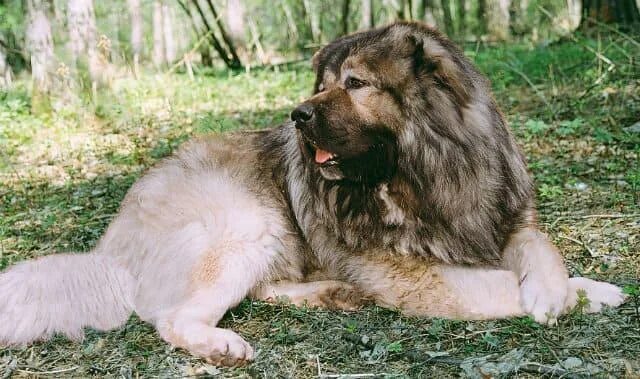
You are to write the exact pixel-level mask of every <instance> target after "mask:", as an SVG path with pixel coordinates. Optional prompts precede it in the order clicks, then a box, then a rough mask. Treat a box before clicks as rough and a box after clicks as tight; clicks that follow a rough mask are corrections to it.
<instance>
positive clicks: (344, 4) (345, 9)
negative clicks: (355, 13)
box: [340, 0, 351, 35]
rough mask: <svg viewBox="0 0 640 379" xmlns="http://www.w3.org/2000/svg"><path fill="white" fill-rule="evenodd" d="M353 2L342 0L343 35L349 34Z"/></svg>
mask: <svg viewBox="0 0 640 379" xmlns="http://www.w3.org/2000/svg"><path fill="white" fill-rule="evenodd" d="M350 5H351V0H342V19H341V20H340V21H341V23H342V35H345V34H347V33H349V6H350Z"/></svg>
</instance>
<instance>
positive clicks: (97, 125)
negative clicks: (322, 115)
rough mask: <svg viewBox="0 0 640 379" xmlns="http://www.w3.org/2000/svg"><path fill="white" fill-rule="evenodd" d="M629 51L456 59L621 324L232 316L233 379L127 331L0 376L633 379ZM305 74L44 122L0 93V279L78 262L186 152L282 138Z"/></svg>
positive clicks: (638, 131)
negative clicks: (227, 142) (251, 132)
mask: <svg viewBox="0 0 640 379" xmlns="http://www.w3.org/2000/svg"><path fill="white" fill-rule="evenodd" d="M637 41H638V40H633V39H632V38H631V37H629V36H626V35H618V34H615V35H609V36H606V37H605V38H602V39H601V40H600V42H599V43H596V42H595V41H594V40H589V39H578V40H574V41H568V42H565V43H562V44H556V45H551V46H546V47H527V46H513V47H510V48H508V49H507V48H492V49H476V50H470V51H468V54H469V55H471V56H472V57H473V58H474V59H475V61H476V62H477V63H478V64H479V66H480V67H481V69H482V70H483V71H484V72H486V73H487V74H488V75H489V76H490V77H491V79H492V80H493V84H494V88H495V90H496V96H497V98H498V101H499V103H500V104H501V105H502V107H503V110H504V111H505V113H506V114H507V117H508V118H509V120H510V121H511V125H512V127H513V129H514V131H515V133H516V135H517V136H518V139H519V141H520V142H521V143H522V144H523V146H524V149H525V151H526V153H527V156H528V159H529V165H530V168H531V171H532V172H533V173H534V175H535V178H536V181H537V186H538V203H539V209H540V223H541V225H542V228H543V229H545V230H546V231H547V232H548V233H549V234H550V235H551V236H552V238H553V240H554V242H555V243H557V244H558V246H559V247H560V248H561V250H562V252H563V254H564V256H565V258H566V260H567V263H568V266H569V268H570V271H571V273H572V274H573V275H581V276H587V277H590V278H595V279H601V280H607V281H611V282H614V283H617V284H619V285H622V286H625V288H626V291H627V292H628V293H630V294H631V295H632V296H631V298H630V300H629V301H628V302H627V303H625V304H624V305H623V306H621V307H620V308H618V309H611V310H606V311H605V312H604V313H602V314H599V315H582V314H580V312H575V313H574V314H572V315H568V316H566V317H563V318H561V320H560V322H559V324H558V325H557V326H554V327H543V326H540V325H538V324H536V323H534V322H532V321H531V320H530V319H529V318H518V319H512V320H504V321H488V322H460V321H447V320H440V319H415V318H407V317H403V316H401V315H399V314H398V313H395V312H392V311H388V310H384V309H380V308H375V307H372V308H368V309H365V310H362V311H360V312H353V313H346V312H327V311H321V310H310V309H301V308H293V307H288V306H285V305H267V304H264V303H259V302H253V303H252V302H249V301H245V302H244V303H242V304H241V306H240V307H238V308H237V309H235V310H234V311H232V312H229V314H228V315H227V317H226V318H225V320H224V322H223V324H224V326H226V327H230V328H233V329H234V330H237V331H239V332H240V334H241V335H243V336H244V337H246V338H247V339H248V340H249V341H250V342H251V343H252V344H253V345H254V346H255V347H256V348H257V352H258V355H257V359H256V362H255V363H254V364H252V365H250V366H248V367H245V368H241V369H217V368H214V367H212V366H208V365H206V364H205V363H204V362H203V361H201V360H199V359H196V358H193V357H191V356H189V355H188V354H186V353H184V352H182V351H174V350H171V349H170V348H169V347H168V346H167V345H166V344H165V343H164V342H162V340H160V338H159V337H158V335H157V334H156V333H155V331H154V330H153V328H151V327H150V326H149V325H146V324H144V323H142V322H141V321H139V320H138V319H137V318H136V317H135V316H134V317H132V318H131V320H130V321H129V323H128V324H127V325H126V326H124V327H122V328H120V329H118V330H115V331H112V332H108V333H98V332H94V331H88V333H87V337H86V339H85V340H84V341H83V342H82V343H72V342H69V341H67V340H65V339H63V338H56V339H54V340H53V341H50V342H46V343H40V344H36V345H34V346H31V347H28V348H26V349H4V350H0V375H2V374H4V376H3V377H10V376H15V377H29V376H43V375H44V376H50V377H60V376H68V377H86V376H98V377H102V376H113V377H116V376H118V377H120V376H123V377H150V376H160V377H177V376H181V377H187V376H189V377H190V376H198V375H203V376H207V375H222V376H229V377H269V378H272V377H325V378H336V377H340V375H346V374H350V376H348V377H351V378H355V377H366V378H369V377H443V376H452V375H453V376H470V377H482V375H483V374H484V375H497V376H512V375H517V376H521V377H539V376H561V377H583V376H588V375H595V376H602V377H607V376H611V377H624V376H626V377H630V378H631V377H633V378H637V377H639V376H640V358H639V357H640V315H639V310H638V307H639V306H640V293H639V292H640V290H639V278H640V163H639V156H638V155H639V154H640V124H637V123H638V122H640V66H639V62H638V57H639V56H640V43H638V42H637ZM309 71H310V69H309V67H307V66H306V65H301V66H296V67H290V68H288V69H286V70H285V69H281V70H280V71H274V70H264V71H257V72H253V73H250V74H246V73H239V74H229V73H226V72H225V73H211V74H210V75H207V76H202V77H198V78H197V79H196V80H195V81H189V80H188V79H187V78H186V76H182V75H173V76H152V75H148V76H145V77H144V78H143V79H141V80H140V81H138V82H134V81H131V80H123V81H120V82H116V83H115V85H114V88H113V91H112V92H111V93H109V94H102V95H101V98H100V99H99V100H98V102H97V105H85V106H83V107H76V108H60V109H58V110H57V112H56V113H55V114H54V115H51V116H46V117H45V116H39V117H36V116H33V115H30V114H29V103H28V97H27V95H26V93H25V91H23V90H20V89H17V90H15V91H12V92H10V93H2V92H0V182H1V186H0V215H1V217H0V269H3V268H5V267H7V266H8V265H10V264H13V263H15V262H18V261H20V260H23V259H27V258H31V257H36V256H42V255H46V254H51V253H55V252H60V251H85V250H87V249H90V248H91V247H92V246H93V244H95V242H96V240H97V239H98V238H99V237H100V235H101V233H102V232H103V230H104V229H105V227H106V225H107V224H108V222H109V220H110V219H111V218H112V217H113V215H114V214H115V213H116V211H117V207H118V204H119V202H120V200H121V199H122V197H123V196H124V194H125V192H126V190H127V188H128V187H129V186H130V185H131V184H132V182H133V181H134V180H135V179H136V178H137V177H139V176H140V175H141V174H142V172H143V171H144V169H145V168H146V167H148V166H149V165H151V164H153V162H155V161H156V160H157V159H159V158H160V157H163V156H166V155H167V154H169V153H170V152H171V151H172V149H173V148H175V147H176V146H177V145H178V144H179V143H180V142H182V141H184V140H185V139H186V138H188V137H189V136H192V135H196V134H201V133H209V132H213V133H217V132H222V131H225V130H231V129H236V128H262V127H267V126H270V125H275V124H277V123H279V122H281V121H282V120H285V119H286V118H287V114H288V112H289V110H290V109H292V107H293V105H294V104H296V103H297V102H298V101H299V100H301V99H302V98H304V97H305V96H306V95H307V94H308V93H309V89H310V88H311V82H312V78H311V74H310V72H309ZM634 124H635V125H636V126H632V125H634ZM634 294H635V295H634ZM354 374H359V375H354ZM374 374H375V375H374ZM485 377H486V376H485Z"/></svg>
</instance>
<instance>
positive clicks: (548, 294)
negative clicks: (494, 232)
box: [520, 272, 568, 325]
mask: <svg viewBox="0 0 640 379" xmlns="http://www.w3.org/2000/svg"><path fill="white" fill-rule="evenodd" d="M567 288H568V284H567V279H566V278H564V277H558V278H554V277H552V276H551V277H550V276H545V275H544V274H543V273H541V272H537V273H536V272H530V273H529V274H528V275H526V276H525V278H524V279H523V280H522V282H521V283H520V299H521V303H522V308H523V310H524V311H525V312H526V313H527V314H529V315H531V316H532V317H533V318H534V320H536V321H537V322H539V323H541V324H549V325H553V324H555V323H556V322H557V319H558V316H559V315H560V314H561V313H562V312H563V311H564V310H565V302H566V299H567Z"/></svg>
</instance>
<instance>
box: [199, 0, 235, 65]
mask: <svg viewBox="0 0 640 379" xmlns="http://www.w3.org/2000/svg"><path fill="white" fill-rule="evenodd" d="M207 4H208V5H209V10H210V11H211V14H213V17H214V20H215V22H216V25H218V30H219V31H220V36H221V37H222V40H223V41H224V43H225V44H226V45H227V49H228V50H229V53H230V54H231V68H242V62H240V58H239V57H238V53H237V51H236V47H235V44H234V43H233V41H232V40H231V37H230V36H229V33H227V30H226V28H225V26H224V23H223V22H222V20H221V19H220V16H218V11H217V10H216V8H215V6H214V5H213V3H212V2H211V0H207Z"/></svg>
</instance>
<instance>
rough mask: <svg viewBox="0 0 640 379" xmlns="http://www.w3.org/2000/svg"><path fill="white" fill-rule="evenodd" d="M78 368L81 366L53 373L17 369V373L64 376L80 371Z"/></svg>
mask: <svg viewBox="0 0 640 379" xmlns="http://www.w3.org/2000/svg"><path fill="white" fill-rule="evenodd" d="M78 367H79V366H73V367H69V368H62V369H59V370H51V371H30V370H25V369H20V368H19V369H16V371H19V372H21V373H24V374H28V375H55V374H62V373H65V372H70V371H75V370H77V369H78Z"/></svg>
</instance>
